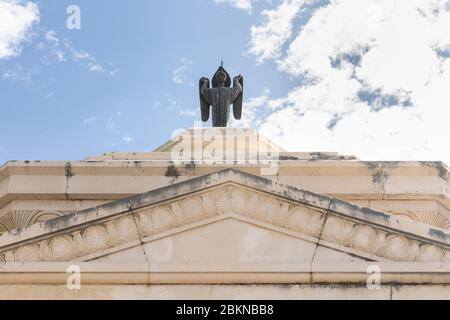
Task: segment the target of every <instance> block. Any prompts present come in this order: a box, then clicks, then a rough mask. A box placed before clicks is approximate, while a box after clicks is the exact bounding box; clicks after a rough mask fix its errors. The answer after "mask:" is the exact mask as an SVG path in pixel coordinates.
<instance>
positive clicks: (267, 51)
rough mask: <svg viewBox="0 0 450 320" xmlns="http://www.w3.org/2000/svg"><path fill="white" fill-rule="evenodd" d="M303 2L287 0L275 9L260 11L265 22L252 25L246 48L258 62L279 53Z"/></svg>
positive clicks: (275, 56)
mask: <svg viewBox="0 0 450 320" xmlns="http://www.w3.org/2000/svg"><path fill="white" fill-rule="evenodd" d="M304 3H305V0H287V1H285V2H283V3H282V4H280V6H278V7H277V8H276V9H272V10H264V11H263V12H262V13H261V15H262V16H263V17H264V19H265V22H264V24H263V25H261V26H252V28H251V41H250V44H249V46H250V47H249V50H248V52H249V53H250V54H253V55H255V56H256V57H257V60H258V62H260V63H261V62H263V61H264V60H266V59H270V58H278V57H279V56H280V55H281V48H282V46H283V44H284V43H285V42H286V41H287V40H288V39H289V38H290V37H291V34H292V27H293V24H292V22H293V20H294V18H295V17H296V16H297V14H298V12H299V11H300V8H301V6H302V4H304Z"/></svg>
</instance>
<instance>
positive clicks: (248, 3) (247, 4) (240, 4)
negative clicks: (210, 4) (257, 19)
mask: <svg viewBox="0 0 450 320" xmlns="http://www.w3.org/2000/svg"><path fill="white" fill-rule="evenodd" d="M254 1H255V0H253V2H254ZM214 2H215V3H217V4H223V3H227V4H229V5H232V6H233V7H235V8H237V9H241V10H244V11H247V12H251V11H252V7H253V6H252V0H214Z"/></svg>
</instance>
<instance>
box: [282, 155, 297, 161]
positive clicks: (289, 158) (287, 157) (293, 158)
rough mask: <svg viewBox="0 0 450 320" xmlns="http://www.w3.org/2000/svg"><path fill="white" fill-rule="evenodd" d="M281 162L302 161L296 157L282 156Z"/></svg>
mask: <svg viewBox="0 0 450 320" xmlns="http://www.w3.org/2000/svg"><path fill="white" fill-rule="evenodd" d="M280 160H300V159H299V158H297V157H294V156H288V155H282V156H280Z"/></svg>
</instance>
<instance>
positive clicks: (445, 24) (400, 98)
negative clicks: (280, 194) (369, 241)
mask: <svg viewBox="0 0 450 320" xmlns="http://www.w3.org/2000/svg"><path fill="white" fill-rule="evenodd" d="M292 2H293V1H289V0H285V1H283V3H282V4H280V5H279V6H278V8H277V9H275V10H274V11H272V12H274V13H273V14H272V17H276V16H277V15H276V14H275V12H281V11H282V9H280V8H282V6H283V5H285V6H286V5H288V4H290V3H291V4H292ZM304 7H305V5H303V6H300V7H299V9H298V10H297V11H298V12H300V15H301V12H302V10H303V8H304ZM265 16H266V18H267V19H266V20H265V22H264V24H263V25H262V26H259V27H254V28H252V41H251V46H250V49H249V51H250V53H252V54H254V55H255V57H256V59H257V61H264V60H267V59H274V61H275V62H276V63H277V64H278V66H279V69H280V71H283V72H286V73H287V74H289V75H291V76H293V77H295V78H298V80H299V86H298V87H297V88H294V89H293V90H291V92H289V94H287V96H285V97H281V98H279V99H276V100H275V99H273V100H270V99H269V100H268V101H267V103H266V105H265V106H264V107H262V108H259V110H257V111H253V113H254V114H253V115H250V117H251V116H253V117H257V118H259V120H260V121H261V125H260V129H261V131H262V132H263V133H264V134H266V135H268V136H271V137H272V138H275V139H276V140H277V141H278V142H279V143H280V144H282V145H283V146H285V147H286V148H288V149H292V150H309V151H311V150H314V151H339V152H341V153H350V154H354V155H356V156H358V157H359V158H361V159H384V160H442V161H445V162H446V163H447V164H450V150H449V149H448V140H449V138H450V134H449V131H448V119H449V118H450V108H449V107H448V106H449V105H450V90H449V84H450V59H449V57H450V33H449V32H448V30H450V2H449V1H439V0H408V1H404V0H366V1H360V0H334V1H330V3H329V4H327V5H323V6H322V7H320V8H317V9H316V10H315V11H313V12H312V14H311V16H310V17H309V18H308V19H306V23H305V24H304V25H303V26H302V27H301V28H297V30H293V29H292V28H293V26H295V18H293V19H291V20H289V23H288V24H287V25H284V26H283V30H285V31H286V30H288V31H287V33H288V34H289V30H293V32H292V35H293V39H291V36H289V37H288V36H283V35H285V33H284V32H280V30H279V28H280V25H275V24H274V23H273V21H275V20H276V19H275V18H269V16H268V15H267V13H266V14H265ZM254 30H262V31H258V32H254ZM282 34H283V35H282ZM266 35H267V36H266ZM261 110H264V111H265V112H266V113H267V114H265V115H264V114H261Z"/></svg>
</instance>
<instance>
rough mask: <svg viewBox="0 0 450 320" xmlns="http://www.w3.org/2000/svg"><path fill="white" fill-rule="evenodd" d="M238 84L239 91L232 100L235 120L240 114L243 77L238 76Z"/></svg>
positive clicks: (238, 118)
mask: <svg viewBox="0 0 450 320" xmlns="http://www.w3.org/2000/svg"><path fill="white" fill-rule="evenodd" d="M239 84H240V85H241V89H242V90H241V93H239V95H238V96H237V97H236V99H234V101H233V115H234V118H235V119H236V120H241V116H242V100H243V99H244V78H243V77H239Z"/></svg>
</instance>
